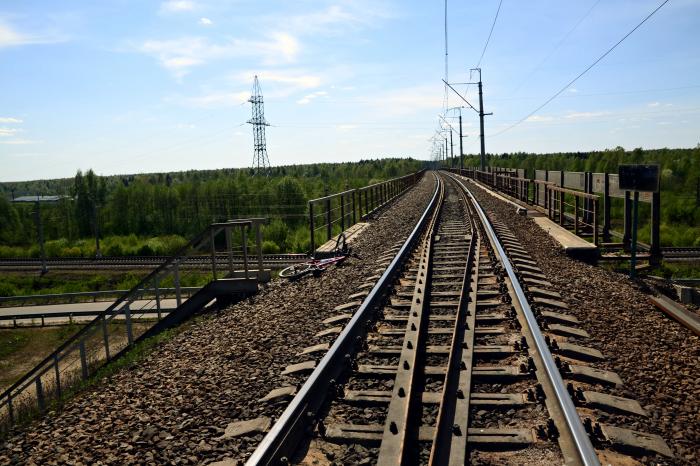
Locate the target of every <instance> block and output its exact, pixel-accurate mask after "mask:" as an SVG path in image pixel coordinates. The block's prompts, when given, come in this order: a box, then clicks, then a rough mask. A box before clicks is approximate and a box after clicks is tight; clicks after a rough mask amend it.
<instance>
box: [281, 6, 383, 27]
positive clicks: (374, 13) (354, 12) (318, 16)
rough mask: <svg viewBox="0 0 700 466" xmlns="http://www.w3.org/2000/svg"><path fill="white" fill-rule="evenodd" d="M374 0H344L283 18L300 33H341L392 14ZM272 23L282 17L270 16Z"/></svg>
mask: <svg viewBox="0 0 700 466" xmlns="http://www.w3.org/2000/svg"><path fill="white" fill-rule="evenodd" d="M378 3H379V2H374V1H366V2H364V1H353V2H344V4H343V5H330V6H328V7H327V8H326V9H324V10H321V11H314V12H312V13H304V14H299V15H292V16H288V17H285V18H284V19H283V24H284V25H285V26H284V27H285V29H286V30H287V31H292V32H294V33H296V34H299V35H308V34H318V33H323V34H328V35H339V34H342V33H343V32H344V31H346V30H347V29H349V28H352V29H359V28H364V27H369V26H372V25H374V24H375V23H376V22H377V20H381V19H385V18H388V17H390V16H391V15H390V14H389V13H388V12H387V11H386V10H385V9H383V8H381V6H379V5H378ZM268 20H269V22H270V23H273V24H275V25H277V24H280V18H279V17H276V16H272V17H269V18H268Z"/></svg>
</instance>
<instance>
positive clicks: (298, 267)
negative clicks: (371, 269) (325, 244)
mask: <svg viewBox="0 0 700 466" xmlns="http://www.w3.org/2000/svg"><path fill="white" fill-rule="evenodd" d="M349 255H350V249H349V248H348V245H347V243H346V241H345V233H341V234H340V235H338V239H337V240H336V243H335V249H334V250H333V256H332V257H329V258H326V259H314V258H312V259H311V260H309V261H306V262H302V263H301V264H294V265H290V266H289V267H286V268H284V269H282V270H280V274H279V275H280V277H282V278H287V279H289V280H296V279H297V278H300V277H302V276H304V275H306V274H308V273H313V274H314V276H318V275H319V274H320V273H321V272H323V271H324V270H326V269H327V268H328V267H330V266H331V265H333V264H341V263H342V262H343V261H344V260H345V259H347V257H348V256H349Z"/></svg>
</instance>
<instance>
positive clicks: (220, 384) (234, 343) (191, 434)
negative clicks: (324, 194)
mask: <svg viewBox="0 0 700 466" xmlns="http://www.w3.org/2000/svg"><path fill="white" fill-rule="evenodd" d="M434 187H435V182H434V177H433V175H432V174H427V175H426V176H424V177H423V179H422V180H421V181H420V182H419V184H418V186H416V187H415V188H413V189H412V190H410V191H409V192H407V193H406V194H404V195H403V196H402V197H401V198H399V199H398V200H396V201H395V202H394V203H392V204H391V205H390V206H389V207H388V208H386V209H385V210H384V211H382V212H379V213H378V214H377V215H376V217H377V218H375V219H373V220H371V224H370V226H369V227H368V228H366V229H365V230H364V231H363V232H362V234H361V235H360V237H359V238H358V239H357V241H356V242H355V243H354V244H353V252H354V253H356V254H357V257H350V258H349V259H347V260H346V261H345V264H344V265H342V266H340V267H333V268H330V269H328V270H326V271H325V272H324V273H322V274H321V275H320V276H318V277H312V276H307V277H305V278H302V279H300V280H298V281H294V282H288V281H284V280H280V279H275V280H273V281H272V282H270V283H269V284H268V285H266V286H265V287H263V288H262V290H261V291H260V292H259V293H258V294H257V295H255V296H253V297H251V298H250V299H248V300H246V301H244V302H241V303H238V304H236V305H233V306H231V307H229V308H228V309H225V310H223V311H220V312H218V313H216V314H213V313H212V314H206V315H202V316H200V317H198V318H197V319H195V321H193V322H190V323H188V324H186V326H185V327H184V328H183V330H182V331H181V332H180V333H178V334H177V335H176V336H175V337H173V338H172V339H171V340H169V341H167V342H164V343H162V344H161V345H159V346H158V347H157V348H156V349H155V350H154V351H153V352H152V353H151V354H149V355H148V356H147V357H146V359H145V360H144V361H142V362H141V363H139V364H138V365H136V366H134V367H131V368H126V369H123V370H120V371H118V372H117V373H115V374H114V375H113V376H111V377H110V378H109V379H106V380H104V381H101V382H99V383H98V384H97V385H96V386H94V387H93V388H90V389H89V390H87V391H85V392H83V393H81V394H79V395H77V396H76V397H75V398H74V399H72V400H71V401H69V402H68V403H67V404H66V405H65V406H64V408H63V409H62V410H61V412H59V413H50V414H49V415H47V416H46V417H44V418H43V419H41V420H39V421H36V422H34V423H33V424H31V425H29V426H28V427H26V428H24V429H23V430H22V431H20V432H18V433H16V434H14V435H13V436H11V437H9V438H8V439H7V440H6V441H5V442H4V443H2V444H0V464H37V465H47V464H48V465H50V464H74V465H80V464H120V465H121V464H207V463H211V462H215V461H222V460H226V461H227V463H230V464H236V462H240V461H243V460H245V459H246V458H247V457H248V456H249V455H250V454H251V453H252V451H253V450H254V449H255V447H256V446H257V443H258V442H259V441H260V440H261V439H262V434H256V435H252V436H242V437H235V438H223V437H225V436H224V433H225V431H226V427H227V426H228V425H229V424H231V423H232V422H235V421H240V420H248V419H255V418H259V417H262V416H266V417H271V418H273V419H274V417H275V416H279V414H280V413H281V412H282V411H283V409H284V406H285V403H277V404H274V403H273V404H266V403H261V402H259V401H258V400H259V398H261V397H263V396H265V395H266V394H267V393H268V392H269V391H270V390H272V389H275V388H278V387H281V386H283V385H289V384H290V382H294V381H295V380H296V383H299V384H300V383H301V382H303V378H296V379H294V378H290V377H286V376H281V375H280V373H281V372H282V371H283V370H284V368H285V367H286V366H287V365H289V364H292V363H297V362H301V361H303V360H304V359H305V358H300V357H298V356H296V354H297V353H298V352H299V351H300V350H301V349H302V348H304V347H306V346H309V345H312V344H314V343H317V342H318V341H317V340H318V339H315V338H314V335H315V334H316V333H317V332H319V331H321V330H324V329H326V328H327V326H326V325H324V324H323V323H322V320H323V319H325V318H327V317H330V316H332V315H335V314H338V312H337V311H333V308H334V307H336V306H338V305H341V304H343V303H346V302H348V301H350V299H349V296H350V295H352V294H354V293H357V292H358V287H359V286H360V284H361V283H363V282H364V281H365V279H366V278H367V277H369V276H371V275H373V274H374V271H375V269H376V262H375V261H376V258H377V257H378V256H380V255H381V254H382V253H383V252H384V251H386V250H387V249H389V248H390V247H391V246H393V245H395V244H396V243H397V241H400V240H403V239H404V238H405V237H406V236H407V235H408V233H409V232H410V231H411V229H412V228H413V227H414V225H415V222H416V221H417V220H418V218H419V217H420V215H421V214H422V212H423V209H424V208H425V206H426V205H427V203H428V201H429V200H430V196H431V195H432V193H433V191H434ZM306 359H308V358H306Z"/></svg>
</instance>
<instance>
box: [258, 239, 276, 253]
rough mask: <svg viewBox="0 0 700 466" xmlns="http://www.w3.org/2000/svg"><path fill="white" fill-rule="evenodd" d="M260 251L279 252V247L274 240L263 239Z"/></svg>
mask: <svg viewBox="0 0 700 466" xmlns="http://www.w3.org/2000/svg"><path fill="white" fill-rule="evenodd" d="M262 252H263V253H264V254H279V252H280V247H279V246H277V244H276V243H275V242H274V241H263V244H262Z"/></svg>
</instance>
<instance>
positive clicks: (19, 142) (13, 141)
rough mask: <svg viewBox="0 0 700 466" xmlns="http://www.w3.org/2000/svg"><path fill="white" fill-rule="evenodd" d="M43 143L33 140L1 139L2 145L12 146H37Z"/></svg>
mask: <svg viewBox="0 0 700 466" xmlns="http://www.w3.org/2000/svg"><path fill="white" fill-rule="evenodd" d="M40 142H41V141H32V140H31V139H6V140H3V139H0V144H11V145H24V144H37V143H40Z"/></svg>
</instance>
